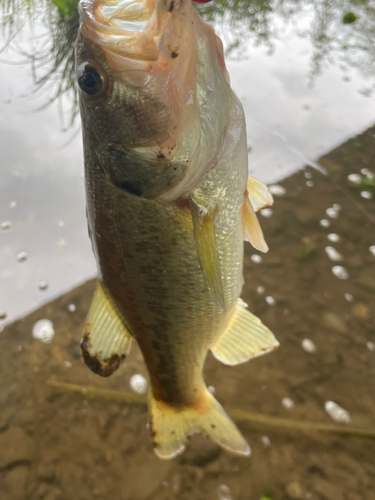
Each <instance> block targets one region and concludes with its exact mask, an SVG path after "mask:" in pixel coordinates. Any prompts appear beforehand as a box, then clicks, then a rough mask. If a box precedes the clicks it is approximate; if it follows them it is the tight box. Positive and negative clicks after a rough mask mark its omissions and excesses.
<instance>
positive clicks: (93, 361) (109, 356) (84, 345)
mask: <svg viewBox="0 0 375 500" xmlns="http://www.w3.org/2000/svg"><path fill="white" fill-rule="evenodd" d="M131 341H132V337H131V335H130V333H129V331H128V330H127V328H126V326H125V325H124V323H123V321H122V319H121V317H120V316H119V314H118V312H117V311H116V309H115V307H114V305H113V304H112V301H111V300H110V298H109V297H108V295H107V293H106V291H105V290H104V288H103V286H102V285H101V283H100V282H99V281H98V283H97V285H96V290H95V294H94V298H93V300H92V303H91V306H90V311H89V314H88V317H87V321H86V327H85V332H84V336H83V340H82V342H81V349H82V355H83V359H84V361H85V363H86V365H87V366H88V367H89V368H90V370H92V371H93V372H94V373H97V374H98V375H101V376H102V377H108V376H109V375H112V373H113V372H114V371H116V370H117V368H118V367H119V366H120V365H121V363H122V362H123V361H124V360H125V358H126V356H127V355H128V353H129V351H130V346H131Z"/></svg>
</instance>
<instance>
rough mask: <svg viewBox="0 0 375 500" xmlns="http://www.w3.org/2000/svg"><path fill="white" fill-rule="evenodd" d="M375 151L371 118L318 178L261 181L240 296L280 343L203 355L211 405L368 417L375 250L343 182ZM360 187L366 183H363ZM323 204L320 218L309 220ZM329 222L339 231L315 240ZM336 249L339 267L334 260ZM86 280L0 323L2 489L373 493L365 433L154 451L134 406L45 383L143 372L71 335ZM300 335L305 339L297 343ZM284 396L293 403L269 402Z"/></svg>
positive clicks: (374, 450) (116, 384)
mask: <svg viewBox="0 0 375 500" xmlns="http://www.w3.org/2000/svg"><path fill="white" fill-rule="evenodd" d="M374 158H375V128H372V129H370V130H368V131H366V132H365V133H364V134H363V135H361V136H358V137H355V138H353V139H351V140H350V141H348V142H347V143H345V144H344V145H342V146H340V147H339V148H338V149H336V150H334V151H332V152H331V153H330V154H329V155H327V156H325V157H323V158H322V159H321V160H320V164H321V165H323V166H324V167H325V168H326V169H327V170H328V171H329V173H330V175H329V178H327V177H325V176H323V175H322V174H320V173H319V172H317V171H316V170H314V169H312V168H311V167H308V168H307V169H306V170H305V171H301V172H299V173H297V174H295V175H293V176H292V177H290V178H288V179H286V180H285V181H283V182H282V183H280V184H281V185H282V186H283V187H284V188H285V189H286V194H285V195H284V196H275V204H274V207H273V215H272V216H271V217H269V218H267V217H263V216H262V215H261V216H260V219H261V223H262V226H263V229H264V232H265V235H266V240H267V242H268V244H269V246H270V252H269V253H268V254H267V255H264V256H262V259H263V260H262V262H260V263H256V262H254V261H253V260H252V258H251V256H252V255H254V254H256V253H257V252H255V251H254V250H253V249H252V248H251V247H250V246H248V244H246V258H245V270H244V275H245V280H246V282H245V286H244V290H243V295H242V297H243V298H244V300H245V301H246V302H248V304H249V306H250V310H251V311H253V312H254V313H255V314H256V315H258V316H259V317H260V318H261V319H262V320H263V321H264V322H265V323H266V324H267V325H268V326H269V327H270V328H271V330H272V331H274V332H275V334H276V336H277V338H278V340H279V341H280V343H281V347H280V348H279V349H278V350H277V351H276V352H274V353H272V354H270V355H267V356H265V357H262V358H258V359H256V360H253V361H251V362H249V363H247V364H245V365H242V366H238V367H225V366H223V365H221V364H220V363H219V362H217V361H216V360H214V359H213V358H212V356H211V355H209V357H208V359H207V363H206V372H205V378H206V381H207V383H208V384H209V385H212V386H214V387H215V390H216V392H215V395H216V397H217V398H218V399H219V401H220V402H221V403H222V404H223V405H224V406H227V407H231V408H238V409H243V410H248V411H252V412H258V413H263V414H265V415H273V416H281V417H285V418H293V419H297V420H301V421H309V422H315V423H317V422H321V423H333V422H332V420H331V419H330V417H329V416H328V415H327V413H326V412H325V410H324V403H325V402H326V401H328V400H333V401H335V402H337V403H338V404H340V405H341V406H342V407H344V408H345V409H346V410H348V411H349V412H350V415H351V417H352V420H353V425H354V426H359V427H364V428H369V429H375V352H374V351H372V350H371V344H368V342H375V323H374V318H375V307H374V306H375V256H373V255H372V254H371V252H370V251H369V247H370V246H371V245H375V231H374V222H371V221H370V220H369V218H371V217H373V218H374V217H375V199H373V200H366V199H364V198H362V197H361V196H360V190H359V189H355V188H353V187H351V186H350V185H349V184H348V181H347V176H348V175H349V174H351V173H354V172H357V173H359V172H360V171H361V169H363V168H369V169H370V170H372V171H375V165H374ZM311 182H313V185H311ZM307 183H308V184H310V186H309V185H307ZM366 189H367V190H369V191H370V192H372V193H373V194H374V197H375V188H373V187H371V186H370V187H368V188H366ZM348 196H349V197H348ZM334 203H338V204H340V206H341V210H340V213H339V216H338V217H337V218H330V217H328V216H327V215H326V209H328V208H329V207H332V205H333V204H334ZM363 209H364V210H365V211H366V212H367V214H368V217H367V216H366V215H365V214H364V213H362V211H363ZM322 219H328V220H329V221H330V223H331V226H330V227H329V228H325V227H322V226H321V225H320V221H321V220H322ZM329 233H337V234H339V236H340V241H339V242H337V243H331V242H329V241H328V239H327V235H328V234H329ZM327 245H330V246H333V247H335V248H336V250H338V251H339V252H340V253H341V254H342V255H343V257H344V260H343V262H342V263H340V262H338V263H333V262H331V261H330V260H329V258H328V256H327V254H326V252H325V247H326V246H327ZM337 264H341V265H343V266H344V267H345V269H346V270H347V271H348V273H349V279H347V280H340V279H338V278H337V277H336V276H335V275H334V274H333V273H332V267H333V266H334V265H337ZM259 287H263V288H264V292H263V290H262V289H259ZM93 289H94V282H88V283H86V284H84V285H83V286H81V287H79V288H76V289H74V290H72V291H71V292H69V293H67V294H66V295H64V296H62V297H60V298H58V299H57V300H55V301H53V302H51V303H49V304H47V305H45V306H43V307H41V308H40V309H38V310H37V311H35V312H33V313H32V314H30V315H29V316H27V317H26V318H24V319H22V320H20V321H17V322H15V323H13V324H11V325H9V326H7V327H6V328H5V329H4V331H3V332H2V333H1V334H0V500H94V499H96V498H100V499H104V500H109V499H110V500H143V499H145V500H146V499H149V500H151V499H152V500H173V499H178V500H201V499H202V500H215V499H217V498H218V494H217V489H218V487H219V486H220V485H223V484H224V485H227V486H228V487H229V488H230V490H231V492H232V496H233V499H234V500H260V499H261V498H262V497H263V496H266V497H269V498H270V499H272V500H286V499H293V498H295V499H298V498H300V499H306V500H374V499H375V441H374V440H371V439H368V438H359V437H353V436H339V435H333V434H330V433H328V434H327V433H325V434H323V433H316V432H315V433H306V432H305V433H302V432H300V431H297V430H294V429H284V428H282V429H281V428H277V427H273V426H268V425H262V424H256V425H255V424H254V425H250V424H243V423H242V424H239V426H240V428H241V430H242V432H243V433H244V435H245V437H246V438H247V440H248V442H249V443H250V445H251V447H252V450H253V455H252V458H250V459H246V458H239V457H234V456H232V455H230V454H229V453H227V452H225V451H223V450H221V449H220V448H219V447H218V446H216V445H215V444H213V443H212V442H211V441H209V440H208V439H205V438H204V437H202V436H194V437H193V438H192V439H191V441H190V443H189V446H188V449H187V451H186V452H185V453H184V454H183V455H181V456H180V457H179V458H177V459H175V460H173V461H169V462H166V461H161V460H159V459H158V458H157V457H156V456H155V455H154V453H153V451H152V445H151V439H150V436H149V431H148V430H147V428H146V423H147V412H146V408H145V407H144V406H141V405H134V404H133V405H129V404H125V403H120V402H116V401H107V400H104V399H100V398H94V397H88V396H87V395H85V394H84V393H82V394H74V393H70V392H61V391H57V390H56V389H53V388H51V387H48V386H47V385H46V382H47V381H48V380H49V379H52V380H58V381H62V382H69V383H73V384H82V385H86V386H95V387H100V388H107V389H117V390H123V391H127V392H129V391H130V388H129V379H130V376H131V375H133V374H135V373H142V374H144V375H146V373H145V368H144V366H143V363H142V358H141V356H140V353H139V351H138V350H137V349H136V348H134V349H133V351H132V353H131V356H130V357H129V358H128V359H127V360H126V362H125V363H124V365H123V366H122V367H121V369H120V370H118V372H116V373H115V374H114V375H113V376H112V377H110V378H109V379H101V378H100V377H98V376H96V375H94V374H92V373H91V372H90V371H89V370H88V368H86V366H85V365H84V364H83V363H82V360H81V356H80V348H79V341H80V339H81V336H82V331H83V326H84V321H85V316H86V314H87V311H88V308H89V305H90V301H91V297H92V294H93ZM260 292H261V293H260ZM262 292H263V293H262ZM345 294H351V295H352V296H353V298H354V300H353V302H349V301H348V300H347V299H346V298H345V296H344V295H345ZM266 297H273V298H274V299H275V304H274V305H270V304H269V303H267V301H266ZM268 301H270V299H268ZM69 304H75V305H76V311H75V312H70V311H69V310H68V305H69ZM43 318H46V319H50V320H51V321H52V322H53V324H54V328H55V337H54V339H53V342H52V343H50V344H43V343H42V342H40V341H39V340H36V339H33V338H32V335H31V331H32V327H33V325H34V323H35V322H36V321H37V320H39V319H43ZM305 338H308V339H311V340H312V341H313V342H314V343H315V345H316V349H317V350H316V352H315V353H309V352H306V351H305V350H304V349H303V348H302V345H301V343H302V340H303V339H305ZM369 346H370V348H369ZM285 397H288V398H291V399H292V400H293V401H294V403H295V407H294V408H293V409H286V408H285V407H284V406H283V405H282V403H281V401H282V399H283V398H285ZM265 436H267V437H268V441H267V439H265Z"/></svg>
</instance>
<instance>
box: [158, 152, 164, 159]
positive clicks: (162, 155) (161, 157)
mask: <svg viewBox="0 0 375 500" xmlns="http://www.w3.org/2000/svg"><path fill="white" fill-rule="evenodd" d="M157 158H159V160H162V159H164V158H165V155H164V154H163V153H162V152H160V153H159V154H158V155H157Z"/></svg>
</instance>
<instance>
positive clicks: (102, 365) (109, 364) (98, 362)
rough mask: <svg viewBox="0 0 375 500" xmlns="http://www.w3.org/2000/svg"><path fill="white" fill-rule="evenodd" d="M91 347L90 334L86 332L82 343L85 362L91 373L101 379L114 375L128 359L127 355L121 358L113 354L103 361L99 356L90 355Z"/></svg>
mask: <svg viewBox="0 0 375 500" xmlns="http://www.w3.org/2000/svg"><path fill="white" fill-rule="evenodd" d="M90 347H91V343H90V338H89V333H88V332H86V333H85V335H84V336H83V340H82V342H81V349H82V356H83V360H84V362H85V363H86V365H87V366H88V367H89V368H90V370H91V371H93V372H94V373H96V374H97V375H100V376H101V377H109V376H110V375H112V373H113V372H115V371H116V370H117V368H118V367H119V366H120V365H121V364H122V363H123V362H124V361H125V359H126V356H125V354H123V355H121V356H119V355H118V354H112V356H110V357H109V358H105V359H101V358H100V357H98V356H97V355H92V354H91V353H90Z"/></svg>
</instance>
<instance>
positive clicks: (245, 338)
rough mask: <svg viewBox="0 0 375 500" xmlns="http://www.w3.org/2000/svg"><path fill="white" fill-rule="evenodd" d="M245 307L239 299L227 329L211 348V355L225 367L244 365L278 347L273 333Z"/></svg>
mask: <svg viewBox="0 0 375 500" xmlns="http://www.w3.org/2000/svg"><path fill="white" fill-rule="evenodd" d="M246 307H247V305H246V304H245V302H243V300H241V299H239V300H238V303H237V305H236V308H235V311H234V313H233V316H232V318H231V320H230V323H229V325H228V326H227V329H226V330H225V332H224V333H223V334H222V335H221V336H220V337H219V339H218V340H217V341H216V342H215V343H214V344H213V345H212V346H211V351H212V354H213V355H214V356H215V358H216V359H218V360H219V361H221V362H222V363H224V364H225V365H238V364H240V363H245V362H246V361H248V360H249V359H251V358H256V357H258V356H262V355H263V354H267V352H270V351H272V350H273V349H275V348H276V347H278V346H279V342H278V341H277V340H276V338H275V336H274V335H273V333H272V332H271V331H270V330H269V329H268V328H267V327H266V326H265V325H264V324H263V323H262V322H261V320H260V319H259V318H257V317H256V316H254V314H251V312H249V311H247V310H246Z"/></svg>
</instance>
